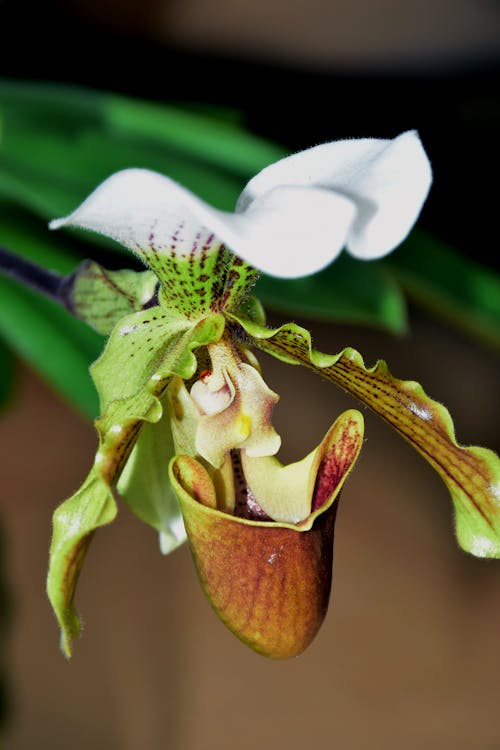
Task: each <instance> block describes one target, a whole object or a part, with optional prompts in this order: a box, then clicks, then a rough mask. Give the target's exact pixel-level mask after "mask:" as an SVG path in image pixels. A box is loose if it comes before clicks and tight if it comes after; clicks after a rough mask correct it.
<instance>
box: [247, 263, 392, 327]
mask: <svg viewBox="0 0 500 750" xmlns="http://www.w3.org/2000/svg"><path fill="white" fill-rule="evenodd" d="M256 294H257V295H258V296H259V297H260V298H261V299H262V300H263V302H264V303H265V305H267V306H268V307H269V308H272V309H275V310H278V311H283V312H286V313H288V314H292V315H301V316H305V317H309V318H314V319H317V320H334V321H337V322H338V321H342V322H349V323H359V324H362V325H370V326H378V327H381V328H386V329H388V330H389V331H392V332H393V333H403V332H404V331H405V330H406V309H405V303H404V298H403V296H402V294H401V291H400V290H399V287H398V286H397V284H395V283H394V281H393V280H392V279H391V276H390V274H389V273H388V272H387V271H385V269H383V268H381V267H380V265H379V264H377V263H364V262H361V261H358V260H355V259H354V258H350V257H349V256H348V255H346V254H343V255H341V256H340V257H339V258H337V260H336V261H335V263H332V264H331V265H330V266H329V267H328V268H326V269H325V270H324V271H322V272H321V273H318V274H314V275H313V276H308V277H306V278H302V279H276V278H271V277H267V276H265V277H262V278H261V279H260V280H259V281H258V283H257V287H256Z"/></svg>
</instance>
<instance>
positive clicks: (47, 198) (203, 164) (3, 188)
mask: <svg viewBox="0 0 500 750" xmlns="http://www.w3.org/2000/svg"><path fill="white" fill-rule="evenodd" d="M0 126H1V131H2V138H1V140H0V194H3V195H4V196H6V197H9V198H10V199H12V200H15V201H17V202H19V204H21V205H23V206H25V207H26V208H29V209H30V210H31V211H34V212H35V213H37V214H38V215H40V216H43V217H44V218H53V217H56V216H61V215H64V214H66V213H68V212H69V211H70V210H72V209H73V208H75V207H76V206H77V205H78V204H79V203H81V201H82V199H83V198H84V197H85V196H86V195H87V194H88V193H89V192H91V190H93V189H94V188H95V187H96V186H97V184H99V183H100V182H101V181H102V180H103V179H105V178H106V177H108V176H109V175H110V174H111V173H113V172H116V171H118V170H119V169H123V168H126V167H131V166H141V167H145V168H149V169H155V170H157V171H159V172H164V173H165V174H168V175H169V176H170V177H171V178H172V179H175V180H177V181H179V182H180V183H182V184H183V185H185V186H186V187H188V188H190V189H191V190H193V191H194V192H195V193H197V194H198V195H199V196H201V197H202V198H204V199H205V200H208V201H210V202H211V203H214V204H215V205H216V206H218V207H219V208H226V209H231V208H232V207H233V206H234V203H235V200H236V198H237V196H238V195H239V193H240V191H241V188H242V187H243V184H242V177H246V176H250V175H251V174H253V173H254V172H255V171H258V170H259V169H260V168H261V167H263V166H265V165H266V164H267V163H269V162H271V161H274V160H275V159H276V158H278V157H279V156H282V155H284V153H283V150H282V149H279V148H278V147H276V146H274V145H272V144H269V143H267V142H265V141H262V140H260V139H258V138H256V137H255V136H253V135H251V134H249V133H247V132H246V131H245V130H244V129H242V128H240V127H239V126H237V125H235V124H234V123H231V122H227V121H223V120H221V119H220V118H219V119H216V118H214V117H213V116H210V115H207V114H200V113H196V112H193V111H189V110H182V109H181V108H178V107H173V106H168V105H156V104H150V103H147V102H135V101H133V100H127V99H125V98H123V97H118V96H115V95H113V94H104V93H102V92H91V91H81V90H79V89H72V88H68V87H57V86H50V85H45V86H42V85H39V88H38V90H36V89H34V88H33V86H30V85H23V84H13V83H5V82H4V83H3V84H1V83H0Z"/></svg>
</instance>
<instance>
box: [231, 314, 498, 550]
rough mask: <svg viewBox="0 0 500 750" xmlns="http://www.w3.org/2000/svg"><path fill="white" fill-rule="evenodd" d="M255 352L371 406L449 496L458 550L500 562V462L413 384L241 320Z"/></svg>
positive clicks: (297, 331) (307, 338)
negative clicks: (461, 439)
mask: <svg viewBox="0 0 500 750" xmlns="http://www.w3.org/2000/svg"><path fill="white" fill-rule="evenodd" d="M239 322H240V324H241V325H242V326H243V328H244V330H245V331H246V333H247V334H248V335H250V336H251V337H252V343H253V344H254V345H255V346H256V347H258V348H259V349H261V350H263V351H265V352H267V353H268V354H271V355H272V356H274V357H276V358H277V359H280V360H282V361H283V362H287V363H289V364H301V365H305V366H306V367H308V368H310V369H311V370H314V371H315V372H316V373H318V374H319V375H321V376H322V377H324V378H326V379H327V380H330V381H331V382H334V383H336V384H337V385H338V386H340V387H341V388H343V389H344V390H346V391H348V392H349V393H351V394H352V395H354V396H355V397H357V398H358V399H359V400H360V401H362V402H364V403H365V404H367V405H368V406H370V407H371V408H372V409H373V410H374V411H375V412H376V413H377V414H379V416H381V417H382V418H383V419H385V420H386V421H387V422H389V424H391V425H392V426H393V427H394V428H395V429H396V430H397V431H398V432H399V433H400V434H401V435H402V436H403V437H404V438H405V439H406V440H408V442H409V443H410V444H411V445H412V446H413V447H414V448H416V449H417V450H418V451H419V453H420V454H421V455H422V456H423V457H424V458H425V460H426V461H428V462H429V463H430V465H431V466H432V467H433V468H434V469H435V470H436V471H437V472H438V473H439V475H440V476H441V478H442V479H443V481H444V482H445V484H446V486H447V488H448V490H449V491H450V494H451V497H452V500H453V504H454V508H455V517H456V534H457V539H458V542H459V544H460V545H461V547H462V548H463V549H464V550H466V551H467V552H470V553H471V554H473V555H476V556H478V557H494V558H500V501H499V497H500V461H499V458H498V456H496V454H495V453H494V452H493V451H491V450H488V449H487V448H482V447H477V446H471V447H467V446H462V445H459V444H458V443H457V441H456V439H455V430H454V426H453V421H452V419H451V416H450V414H449V412H448V411H447V409H445V407H444V406H442V404H439V403H437V402H436V401H433V400H432V399H431V398H429V396H427V394H426V393H425V392H424V390H423V388H422V387H421V386H420V385H419V384H418V383H416V382H414V381H404V380H399V379H398V378H395V377H394V376H393V375H391V373H390V372H389V369H388V367H387V365H386V363H385V362H383V361H381V360H380V361H379V362H377V363H376V365H374V366H373V367H370V368H368V367H366V366H365V364H364V362H363V358H362V357H361V355H360V354H359V353H358V352H357V351H356V350H355V349H352V348H347V349H344V350H343V351H341V352H339V353H338V354H323V353H322V352H319V351H317V350H315V349H313V347H312V344H311V335H310V333H309V331H307V330H306V329H305V328H301V327H300V326H297V325H295V324H293V323H289V324H286V325H284V326H281V327H280V328H277V329H274V330H270V329H268V328H264V327H262V326H259V325H257V324H256V323H252V322H250V321H245V320H243V319H240V320H239Z"/></svg>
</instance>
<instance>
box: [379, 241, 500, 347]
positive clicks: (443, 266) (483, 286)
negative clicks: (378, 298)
mask: <svg viewBox="0 0 500 750" xmlns="http://www.w3.org/2000/svg"><path fill="white" fill-rule="evenodd" d="M384 265H385V267H386V268H387V269H388V270H389V271H390V273H391V274H392V276H393V277H394V278H395V279H396V281H397V282H398V283H399V284H400V285H401V286H402V288H403V289H404V291H405V292H406V293H407V294H408V296H409V297H410V298H411V299H413V300H414V301H415V302H416V303H418V304H419V305H421V306H422V307H424V308H426V309H427V310H429V311H430V312H431V313H432V314H433V315H436V316H439V317H441V318H443V319H444V320H446V321H447V322H449V323H451V324H453V325H455V326H458V327H459V328H462V329H463V330H464V331H465V332H467V333H469V334H470V335H472V336H473V337H474V338H475V339H479V340H480V341H483V342H484V343H485V344H488V345H489V346H492V347H494V348H495V349H500V277H499V276H498V275H497V274H495V272H494V271H492V270H488V269H487V268H484V267H482V266H480V265H479V264H478V263H474V261H472V260H469V259H468V258H466V257H464V256H463V255H460V254H459V253H458V252H456V251H455V250H453V249H452V248H451V247H449V246H447V245H445V244H444V243H442V242H440V241H439V240H437V239H436V238H434V237H432V236H431V235H430V234H428V233H426V232H423V231H422V230H418V229H416V230H414V231H413V232H412V234H411V235H410V237H408V239H407V240H406V242H404V243H403V245H401V247H400V248H398V249H397V250H396V251H395V252H394V253H392V255H391V256H390V257H388V258H387V260H385V261H384Z"/></svg>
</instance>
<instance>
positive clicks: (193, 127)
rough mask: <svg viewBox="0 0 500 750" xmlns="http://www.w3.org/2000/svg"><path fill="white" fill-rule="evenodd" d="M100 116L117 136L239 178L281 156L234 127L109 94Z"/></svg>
mask: <svg viewBox="0 0 500 750" xmlns="http://www.w3.org/2000/svg"><path fill="white" fill-rule="evenodd" d="M103 110H104V116H105V119H106V122H107V123H108V125H110V126H111V128H112V129H113V130H114V131H116V132H118V133H125V134H127V135H129V136H130V135H134V136H140V137H141V138H146V139H148V140H150V141H151V142H154V143H157V144H158V145H164V146H168V147H169V148H175V149H177V150H179V151H180V152H181V153H182V152H183V153H185V154H189V155H194V156H196V157H197V158H199V159H202V160H204V161H206V162H207V163H209V164H215V165H217V166H220V167H223V168H225V169H228V170H230V171H232V172H235V173H236V174H240V175H242V176H251V175H253V174H255V173H256V172H259V171H260V170H261V169H263V168H264V167H266V166H267V165H268V164H271V163H272V162H274V161H277V160H278V159H281V158H282V157H284V156H286V153H287V152H286V151H285V150H284V149H283V148H281V147H279V146H277V145H276V144H274V143H271V142H269V141H265V140H263V139H262V138H258V137H257V136H255V135H253V134H251V133H249V132H248V131H245V130H244V129H243V128H242V127H240V126H239V125H238V124H237V123H234V122H230V121H228V120H227V119H225V120H221V118H220V117H217V118H215V117H213V116H210V115H208V114H207V113H195V112H193V111H189V110H186V109H181V108H180V107H174V106H171V105H167V104H158V103H152V102H146V101H141V100H138V99H126V98H124V97H120V96H115V95H109V94H108V95H106V96H105V98H104V100H103Z"/></svg>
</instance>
